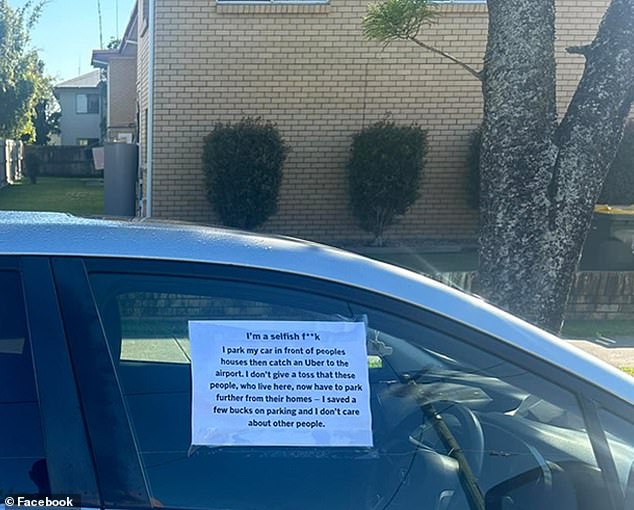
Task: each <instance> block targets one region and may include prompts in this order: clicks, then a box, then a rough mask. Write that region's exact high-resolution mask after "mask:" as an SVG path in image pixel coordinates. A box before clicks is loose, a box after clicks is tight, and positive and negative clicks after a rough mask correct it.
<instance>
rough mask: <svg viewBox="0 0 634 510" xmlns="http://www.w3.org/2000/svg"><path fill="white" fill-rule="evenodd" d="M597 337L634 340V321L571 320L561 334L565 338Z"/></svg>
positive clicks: (565, 324)
mask: <svg viewBox="0 0 634 510" xmlns="http://www.w3.org/2000/svg"><path fill="white" fill-rule="evenodd" d="M597 335H602V336H607V337H631V338H634V320H629V321H628V320H610V321H608V320H605V321H581V320H571V321H566V322H565V323H564V327H563V330H562V332H561V336H562V337H564V338H596V337H597Z"/></svg>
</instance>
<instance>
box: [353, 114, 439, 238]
mask: <svg viewBox="0 0 634 510" xmlns="http://www.w3.org/2000/svg"><path fill="white" fill-rule="evenodd" d="M426 153H427V132H426V131H424V130H423V129H422V128H420V127H419V126H415V125H413V126H397V125H395V124H394V123H393V122H388V121H381V122H378V123H376V124H373V125H371V126H369V127H368V128H366V129H363V130H362V131H360V132H359V133H357V134H355V135H354V137H353V140H352V153H351V156H350V160H349V162H348V179H349V191H350V205H351V207H352V211H353V213H354V214H355V216H356V217H357V219H358V220H359V224H360V225H361V228H363V229H364V230H366V231H368V232H371V233H372V234H374V237H375V239H374V243H375V244H376V245H379V246H380V245H382V244H383V233H384V231H385V229H386V228H387V227H388V226H389V225H391V224H392V223H393V222H394V220H395V218H396V216H398V215H402V214H405V212H406V211H407V209H408V208H409V207H410V206H411V205H412V204H413V203H414V202H415V201H416V199H417V198H418V196H419V188H420V181H421V176H422V172H423V166H424V159H425V155H426Z"/></svg>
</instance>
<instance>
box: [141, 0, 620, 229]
mask: <svg viewBox="0 0 634 510" xmlns="http://www.w3.org/2000/svg"><path fill="white" fill-rule="evenodd" d="M607 2H608V0H584V1H583V3H582V2H580V1H579V0H559V1H558V11H559V21H558V31H559V32H558V33H559V40H558V57H559V75H560V76H559V86H558V92H559V100H560V104H561V107H562V110H563V108H565V105H566V104H567V102H568V101H569V98H570V96H571V93H572V92H573V90H574V87H575V85H576V81H577V79H578V76H579V74H580V72H581V71H582V69H583V59H582V58H580V57H578V56H571V55H567V54H565V53H564V50H563V48H564V47H565V46H569V45H572V44H579V43H584V42H588V41H590V40H591V38H592V37H593V35H594V33H595V31H596V27H597V24H598V21H599V19H600V16H601V15H602V13H603V10H604V7H605V6H606V4H607ZM156 3H157V25H156V30H157V32H156V60H155V62H156V64H155V124H154V126H155V128H154V129H155V136H154V144H155V145H154V155H153V156H154V186H153V208H154V209H153V210H154V214H155V215H156V216H159V217H167V218H174V219H184V220H193V221H203V222H214V221H215V218H214V216H213V213H212V211H211V208H210V206H209V204H208V203H207V200H206V198H205V192H204V181H203V175H202V171H201V162H200V159H201V152H202V139H203V137H204V136H205V134H207V133H208V132H209V131H210V130H211V128H212V126H213V125H214V123H216V122H218V121H235V120H238V119H240V118H241V117H243V116H246V115H252V116H262V117H263V118H265V119H269V120H272V121H274V122H276V123H277V124H278V127H279V128H280V130H281V131H282V133H283V136H284V137H285V139H286V140H287V142H288V144H289V145H290V146H291V148H292V152H291V153H290V154H289V157H288V160H287V163H286V165H285V168H284V180H283V184H282V190H281V197H280V202H279V212H278V214H277V215H275V216H274V217H273V218H272V219H271V220H270V221H269V222H268V223H267V224H266V225H265V226H264V228H263V230H266V231H272V232H276V233H283V234H289V235H296V236H301V237H307V238H312V239H320V240H331V241H337V240H344V239H345V240H363V239H367V238H368V235H367V234H365V233H363V232H362V231H361V230H360V229H358V227H357V226H356V222H355V220H354V218H353V217H352V216H351V215H350V213H349V210H348V195H347V185H346V175H345V170H344V167H345V163H346V159H347V157H348V153H349V147H350V141H351V135H352V134H353V133H354V132H355V131H357V130H359V129H360V128H361V127H363V126H364V125H368V124H369V123H372V122H375V121H377V120H380V119H382V118H383V117H384V116H386V115H388V114H389V116H390V117H391V118H392V119H394V120H395V121H397V122H400V123H411V122H417V123H419V124H420V125H422V126H424V127H425V128H426V129H428V130H429V146H430V152H429V156H428V160H427V165H426V170H425V176H424V178H423V182H422V196H421V198H420V199H419V201H418V202H417V203H416V204H415V205H414V206H413V207H412V209H411V210H410V211H409V212H408V214H407V215H406V216H405V217H404V218H403V219H402V221H400V222H399V223H398V225H395V226H394V227H392V228H390V230H389V231H388V233H387V237H388V238H394V239H396V238H398V239H417V238H430V237H431V238H464V237H472V236H473V235H474V233H475V230H476V225H477V216H476V213H475V212H474V211H472V210H470V209H469V208H468V207H467V205H466V200H465V198H466V197H465V164H464V161H465V154H466V150H467V140H468V136H469V133H470V131H471V130H472V129H473V128H475V127H476V126H477V125H478V124H479V122H480V118H481V109H482V99H481V92H480V83H479V82H478V81H477V80H475V79H474V78H473V77H471V76H470V75H469V74H467V73H466V72H464V71H463V70H462V69H460V68H458V67H457V66H455V65H452V64H449V63H447V62H446V61H444V60H442V59H441V58H440V57H437V56H435V55H432V54H430V53H428V52H425V51H423V50H421V49H420V48H418V47H416V46H414V45H413V44H408V43H404V42H399V43H394V44H392V45H390V46H389V47H387V48H385V49H384V48H383V47H382V45H380V44H378V43H373V42H367V41H364V39H363V37H362V33H361V19H362V17H363V16H364V14H365V12H366V6H367V3H368V2H367V0H333V1H332V2H331V3H330V4H328V5H306V4H305V5H280V4H278V5H227V4H224V5H215V4H214V2H213V1H210V0H156ZM579 5H582V6H581V7H579ZM440 9H441V10H442V16H441V17H440V18H439V20H438V22H437V23H436V24H434V25H432V26H430V27H428V28H427V29H426V30H425V33H424V39H425V41H426V42H428V43H430V44H433V45H435V46H437V47H440V48H441V49H443V50H445V51H447V52H449V53H451V54H454V55H455V56H457V57H459V58H461V59H463V60H465V61H467V62H469V63H471V64H473V65H474V66H477V67H481V65H482V64H481V62H482V56H483V52H484V48H485V44H486V31H487V14H486V8H485V6H484V5H448V6H442V7H441V8H440ZM140 19H142V18H140ZM144 51H145V50H144V40H143V39H141V44H140V55H142V54H143V52H144ZM139 62H140V71H141V72H140V74H139V80H140V83H141V84H142V83H143V80H144V77H143V75H142V72H143V67H144V57H143V56H141V57H140V58H139ZM141 90H142V91H143V87H141ZM144 101H145V99H144V97H143V92H141V104H142V105H143V102H144ZM142 108H143V106H142ZM141 112H143V109H141ZM142 140H143V138H142Z"/></svg>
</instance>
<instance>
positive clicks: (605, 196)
mask: <svg viewBox="0 0 634 510" xmlns="http://www.w3.org/2000/svg"><path fill="white" fill-rule="evenodd" d="M599 203H600V204H617V205H630V204H634V121H630V122H628V123H627V125H626V126H625V131H624V132H623V139H622V140H621V145H619V149H618V151H617V153H616V157H615V158H614V161H613V162H612V166H611V167H610V171H609V172H608V176H607V178H606V179H605V182H604V183H603V190H602V191H601V196H600V197H599Z"/></svg>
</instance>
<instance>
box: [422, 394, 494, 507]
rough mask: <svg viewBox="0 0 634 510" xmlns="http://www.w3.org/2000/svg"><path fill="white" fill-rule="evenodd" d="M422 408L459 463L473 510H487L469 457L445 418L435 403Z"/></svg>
mask: <svg viewBox="0 0 634 510" xmlns="http://www.w3.org/2000/svg"><path fill="white" fill-rule="evenodd" d="M420 407H421V409H422V411H423V413H424V415H425V417H426V418H427V419H428V420H429V422H430V423H431V424H432V426H433V427H434V430H435V431H436V433H437V434H438V436H439V437H440V439H441V440H442V442H443V445H444V446H445V448H447V451H448V452H449V453H448V455H449V456H450V457H452V458H454V459H455V460H456V461H457V462H458V471H459V473H460V476H459V478H460V484H461V485H462V488H463V489H464V491H465V494H466V496H467V500H468V501H469V506H470V507H471V510H485V507H484V496H483V495H482V491H481V490H480V487H479V486H478V482H477V480H476V477H475V475H474V474H473V470H472V469H471V466H470V465H469V462H468V461H467V457H466V456H465V454H464V453H463V451H462V448H461V447H460V444H459V443H458V441H457V440H456V437H455V436H454V435H453V432H451V429H450V428H449V427H448V426H447V424H446V423H445V420H444V418H443V417H442V415H441V414H440V413H439V412H438V411H437V410H436V408H435V407H434V404H433V403H431V402H427V403H423V404H421V406H420Z"/></svg>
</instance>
